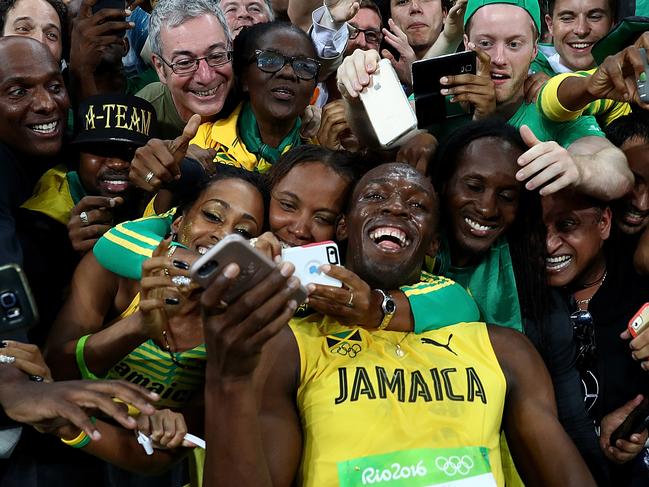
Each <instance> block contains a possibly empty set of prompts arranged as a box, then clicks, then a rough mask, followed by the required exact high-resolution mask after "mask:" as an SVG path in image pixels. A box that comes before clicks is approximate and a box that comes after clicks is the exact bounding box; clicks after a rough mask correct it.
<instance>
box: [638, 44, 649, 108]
mask: <svg viewBox="0 0 649 487" xmlns="http://www.w3.org/2000/svg"><path fill="white" fill-rule="evenodd" d="M638 51H640V57H641V58H642V62H643V64H644V72H643V73H641V74H640V78H638V80H637V84H638V97H639V98H640V101H642V102H643V103H649V80H648V79H647V78H649V60H647V50H646V49H645V48H644V47H641V48H640V49H638Z"/></svg>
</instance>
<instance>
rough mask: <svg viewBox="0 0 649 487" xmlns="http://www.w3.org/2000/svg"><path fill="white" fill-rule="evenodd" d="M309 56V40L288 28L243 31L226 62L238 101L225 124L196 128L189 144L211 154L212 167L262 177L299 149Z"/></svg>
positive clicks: (311, 68) (313, 76)
mask: <svg viewBox="0 0 649 487" xmlns="http://www.w3.org/2000/svg"><path fill="white" fill-rule="evenodd" d="M315 56H316V52H315V48H314V46H313V44H312V42H311V39H310V38H309V37H308V36H307V35H306V34H305V33H304V32H303V31H302V30H300V29H299V28H297V27H295V26H293V25H291V24H288V23H284V22H270V23H262V24H255V25H253V26H252V27H246V28H244V29H243V30H242V31H241V33H240V34H239V35H238V36H237V38H236V39H235V42H234V53H233V61H232V63H233V66H232V67H233V70H234V76H235V83H236V84H237V87H238V88H239V90H240V91H241V92H242V93H243V97H244V101H243V103H241V104H240V105H239V107H237V109H236V110H234V112H233V113H232V115H231V116H230V117H228V118H227V119H224V120H220V121H217V122H214V123H205V124H203V125H201V126H200V128H199V129H198V133H197V134H196V137H194V139H193V140H192V141H191V144H195V145H198V146H200V147H202V148H205V149H208V148H213V149H215V150H216V153H217V154H216V159H215V161H218V162H224V163H226V164H231V165H234V166H240V167H245V168H246V169H248V170H250V171H252V170H256V171H260V172H265V171H267V170H268V169H269V168H270V167H271V165H272V164H273V163H275V162H277V160H278V159H279V157H280V156H281V155H282V154H283V153H284V152H286V151H288V150H289V149H290V148H291V147H295V146H299V145H302V144H303V143H304V141H303V140H302V137H301V136H300V126H301V122H300V118H299V117H300V116H301V115H302V113H303V112H304V110H305V108H306V107H307V105H308V104H309V100H310V99H311V96H312V95H313V91H314V89H315V86H316V83H317V79H318V73H319V70H320V64H319V63H318V61H316V60H315V59H314V58H315Z"/></svg>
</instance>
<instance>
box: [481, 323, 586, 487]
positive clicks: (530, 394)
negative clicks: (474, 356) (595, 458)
mask: <svg viewBox="0 0 649 487" xmlns="http://www.w3.org/2000/svg"><path fill="white" fill-rule="evenodd" d="M489 338H490V339H491V344H492V346H493V349H494V352H495V353H496V357H497V358H498V362H499V363H500V367H501V368H502V371H503V373H504V374H505V378H506V380H507V397H506V400H505V411H504V414H503V427H504V430H505V433H506V435H507V442H508V444H509V448H510V450H511V452H512V456H513V458H514V463H515V464H516V468H517V470H518V472H519V473H520V474H521V478H522V479H523V481H524V482H525V485H529V486H536V485H539V486H541V485H562V486H566V487H570V486H574V487H587V486H594V485H595V481H594V480H593V478H592V476H591V474H590V472H589V471H588V468H587V467H586V464H585V463H584V461H583V460H582V458H581V456H580V455H579V452H578V451H577V448H576V447H575V445H574V444H573V443H572V441H571V440H570V438H569V437H568V435H567V434H566V432H565V431H564V429H563V427H562V426H561V424H560V423H559V419H558V418H557V407H556V403H555V398H554V391H553V389H552V381H551V380H550V375H549V374H548V371H547V369H546V368H545V365H544V364H543V360H542V359H541V357H540V356H539V354H538V353H537V352H536V350H535V349H534V347H533V346H532V344H531V343H530V342H529V340H528V339H527V338H525V336H523V335H522V334H520V333H518V332H516V331H514V330H511V329H508V328H503V327H499V326H489Z"/></svg>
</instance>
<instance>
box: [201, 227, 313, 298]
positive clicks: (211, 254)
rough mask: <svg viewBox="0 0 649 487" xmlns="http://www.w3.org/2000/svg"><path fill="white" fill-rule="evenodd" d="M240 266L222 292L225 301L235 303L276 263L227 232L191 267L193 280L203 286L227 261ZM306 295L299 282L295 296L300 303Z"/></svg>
mask: <svg viewBox="0 0 649 487" xmlns="http://www.w3.org/2000/svg"><path fill="white" fill-rule="evenodd" d="M232 263H235V264H237V265H238V266H239V269H240V271H239V275H238V276H237V277H236V278H235V280H234V282H233V283H232V284H231V285H230V288H229V289H228V291H227V292H226V294H225V295H224V296H223V300H224V301H225V302H226V303H232V302H233V301H235V300H236V299H237V298H238V297H239V296H241V295H242V294H243V293H245V292H246V291H248V290H249V289H250V288H252V287H254V286H255V285H257V284H258V283H259V282H260V281H262V280H263V279H264V278H265V277H266V276H268V274H270V273H271V272H272V270H273V269H274V268H275V267H276V266H275V264H274V263H273V261H271V260H270V259H269V258H268V257H266V256H265V255H264V254H262V253H260V252H258V251H257V250H256V249H255V248H254V247H252V246H251V245H250V243H249V242H248V241H247V240H245V239H244V238H242V237H240V236H239V235H228V236H227V237H225V238H224V239H223V240H221V241H220V242H219V243H217V244H216V245H215V246H214V247H212V248H210V249H209V250H208V251H207V252H206V253H205V255H203V256H202V257H200V258H199V259H198V260H197V261H196V262H194V263H193V264H192V266H191V268H190V270H189V274H190V276H191V278H192V280H193V281H194V282H196V283H198V284H199V285H200V286H202V287H203V288H206V287H207V286H209V284H210V282H212V280H213V279H214V278H215V277H216V276H217V275H218V274H219V273H220V272H221V271H222V270H223V269H224V268H225V267H226V266H227V265H228V264H232ZM306 297H307V292H306V289H304V287H302V286H300V287H299V288H298V289H297V290H296V291H295V294H294V296H293V299H295V300H296V301H297V303H298V305H299V304H302V303H303V302H304V301H305V300H306Z"/></svg>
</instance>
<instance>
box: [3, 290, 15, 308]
mask: <svg viewBox="0 0 649 487" xmlns="http://www.w3.org/2000/svg"><path fill="white" fill-rule="evenodd" d="M17 302H18V299H17V297H16V294H15V293H13V292H11V291H5V292H3V293H2V294H0V305H1V306H2V307H3V308H13V307H14V306H16V303H17Z"/></svg>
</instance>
